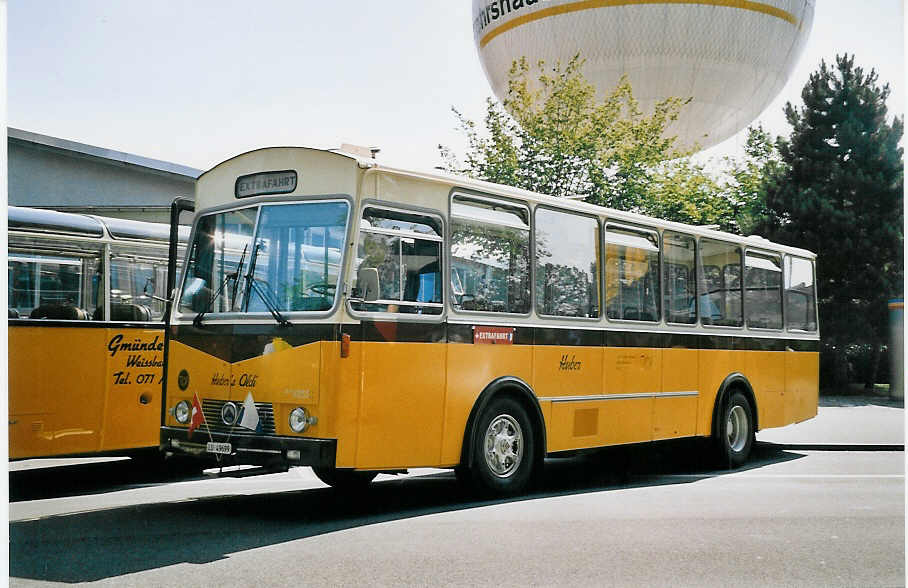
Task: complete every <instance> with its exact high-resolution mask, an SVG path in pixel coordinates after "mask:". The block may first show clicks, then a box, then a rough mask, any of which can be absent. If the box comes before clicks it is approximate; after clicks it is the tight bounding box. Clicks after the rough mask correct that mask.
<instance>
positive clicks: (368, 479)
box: [312, 467, 378, 490]
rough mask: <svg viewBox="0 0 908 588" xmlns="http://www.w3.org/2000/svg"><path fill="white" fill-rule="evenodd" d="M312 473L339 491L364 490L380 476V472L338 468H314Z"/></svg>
mask: <svg viewBox="0 0 908 588" xmlns="http://www.w3.org/2000/svg"><path fill="white" fill-rule="evenodd" d="M312 471H313V472H315V476H316V477H317V478H318V479H319V480H321V481H322V482H324V483H325V484H328V485H329V486H331V487H332V488H337V489H338V490H364V489H365V488H367V487H368V486H369V484H371V483H372V480H374V479H375V476H377V475H378V472H357V471H355V470H339V469H337V468H318V467H314V468H312Z"/></svg>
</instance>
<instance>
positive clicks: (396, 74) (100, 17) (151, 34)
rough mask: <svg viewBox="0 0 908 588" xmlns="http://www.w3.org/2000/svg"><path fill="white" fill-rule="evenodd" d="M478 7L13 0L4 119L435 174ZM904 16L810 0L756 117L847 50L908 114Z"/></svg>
mask: <svg viewBox="0 0 908 588" xmlns="http://www.w3.org/2000/svg"><path fill="white" fill-rule="evenodd" d="M470 11H471V1H470V0H425V1H422V2H415V1H413V0H385V1H382V2H376V1H367V0H351V1H348V2H338V1H332V2H326V1H323V0H320V1H316V0H287V1H277V0H274V1H265V0H257V1H254V2H253V1H234V0H194V1H191V2H186V1H165V0H152V1H149V0H78V1H76V0H8V13H7V27H8V43H7V76H8V77H7V120H8V125H9V126H11V127H16V128H20V129H24V130H26V131H32V132H36V133H41V134H45V135H51V136H54V137H60V138H63V139H69V140H73V141H78V142H81V143H87V144H91V145H96V146H99V147H104V148H108V149H115V150H118V151H125V152H128V153H133V154H137V155H142V156H145V157H151V158H155V159H161V160H165V161H170V162H174V163H179V164H183V165H188V166H191V167H195V168H198V169H202V170H205V169H208V168H210V167H212V166H213V165H215V164H216V163H218V162H220V161H223V160H225V159H227V158H229V157H232V156H233V155H236V154H238V153H242V152H244V151H248V150H250V149H255V148H258V147H265V146H271V145H305V146H310V147H322V148H332V147H338V146H340V144H341V143H353V144H357V145H363V146H377V147H379V148H380V149H381V153H380V154H379V156H378V158H379V161H380V162H382V163H386V164H390V165H396V166H400V167H406V168H415V169H431V168H432V167H434V166H436V165H439V163H440V157H439V155H438V145H439V143H441V144H445V145H449V146H451V147H453V148H454V150H455V151H457V152H460V153H462V152H463V146H464V141H463V138H462V136H461V135H460V134H459V132H458V131H457V129H456V126H457V121H456V119H455V117H454V115H453V114H452V112H451V108H452V106H453V107H456V108H457V109H458V110H460V111H462V112H463V113H464V114H466V115H467V116H468V117H470V118H473V119H481V117H482V114H483V111H484V105H485V99H486V97H488V96H491V95H492V90H491V87H490V86H489V84H488V82H487V81H486V78H485V74H484V73H483V71H482V67H481V65H480V62H479V58H478V55H477V51H476V47H475V44H474V41H473V31H472V23H471V15H470ZM904 24H905V19H904V14H903V7H902V2H901V1H900V0H860V1H856V0H816V10H815V16H814V24H813V28H812V31H811V34H810V37H809V40H808V42H807V45H806V48H805V50H804V53H803V54H802V56H801V59H800V61H799V63H798V65H797V66H796V68H795V69H794V71H793V73H792V76H791V78H790V79H789V82H788V84H787V85H786V87H785V88H784V89H783V90H782V92H781V93H780V95H779V96H778V98H777V99H776V100H775V101H774V102H772V103H771V104H770V105H769V106H768V107H767V108H766V110H765V111H764V112H763V114H761V115H760V117H759V118H758V119H757V120H758V121H759V122H761V123H762V124H763V126H764V128H766V129H767V130H768V131H770V132H772V133H774V134H786V135H787V134H788V132H789V130H790V129H789V127H788V125H787V123H786V122H785V119H784V115H783V114H782V108H783V106H784V105H785V103H786V102H787V101H791V102H793V103H795V104H799V103H800V91H801V89H802V88H803V86H804V83H805V82H806V81H807V79H808V76H809V74H810V73H811V72H812V71H814V70H815V69H816V68H817V67H818V65H819V63H820V59H826V60H827V62H831V61H834V57H835V55H836V54H837V53H843V52H847V53H853V54H855V62H856V64H857V65H861V66H863V67H864V68H865V69H867V70H869V69H870V68H875V69H876V70H877V71H878V73H879V75H880V80H881V82H888V83H889V84H890V87H891V89H892V95H891V96H890V99H889V102H888V105H889V109H890V112H893V113H897V114H900V115H902V114H903V113H904V111H905V58H904ZM755 122H757V121H755ZM743 142H744V135H743V133H739V134H738V135H736V136H735V137H732V138H731V139H729V140H727V141H725V142H724V143H721V144H719V145H717V146H716V147H713V148H712V149H710V150H708V151H706V152H705V153H704V155H703V157H707V158H708V157H721V156H722V155H729V154H730V155H736V154H740V151H741V148H742V146H743Z"/></svg>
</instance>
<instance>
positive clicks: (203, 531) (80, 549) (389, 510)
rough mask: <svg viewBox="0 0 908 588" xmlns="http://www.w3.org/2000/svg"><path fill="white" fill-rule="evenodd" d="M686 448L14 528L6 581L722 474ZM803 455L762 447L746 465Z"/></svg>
mask: <svg viewBox="0 0 908 588" xmlns="http://www.w3.org/2000/svg"><path fill="white" fill-rule="evenodd" d="M684 446H685V444H684V443H682V444H680V445H677V444H652V445H648V446H642V447H633V448H613V449H609V450H604V451H600V452H597V453H595V454H587V455H582V456H574V457H564V458H558V459H550V460H547V462H546V467H545V469H544V472H543V474H542V476H541V479H540V481H539V483H538V484H537V486H536V487H535V489H534V490H532V491H531V492H530V493H528V494H526V495H523V496H519V497H513V498H503V499H484V498H480V497H476V496H474V495H472V494H471V493H469V492H467V491H466V490H464V489H463V488H462V486H460V485H459V484H458V483H457V482H456V480H455V477H454V474H453V472H441V473H437V474H430V475H426V476H414V477H406V478H394V479H390V480H384V481H380V482H377V483H375V484H373V485H372V487H371V488H370V489H369V490H368V491H366V492H363V493H359V494H356V495H351V494H344V493H339V492H336V491H334V490H332V489H330V488H315V489H305V490H296V491H289V492H288V491H285V492H276V493H259V494H255V495H240V496H237V495H232V496H212V497H206V498H200V499H195V500H190V501H183V502H170V503H159V504H147V505H138V506H130V507H123V508H113V509H107V510H101V511H91V512H85V513H75V514H67V515H64V516H52V517H47V518H43V519H37V520H28V521H20V522H14V523H11V524H10V529H9V531H10V563H9V566H10V576H11V577H16V578H28V579H34V580H44V581H52V582H68V583H72V582H91V581H96V580H102V579H106V578H114V577H118V576H122V575H125V574H131V573H137V572H142V571H147V570H151V569H156V568H161V567H165V566H171V565H174V564H180V563H194V564H204V563H208V562H213V561H217V560H220V559H225V558H226V557H228V554H231V553H236V552H241V551H246V550H250V549H256V548H259V547H266V546H270V545H276V544H279V543H285V542H288V541H294V540H298V539H305V538H309V537H314V536H317V535H322V534H326V533H332V532H336V531H342V530H346V529H352V528H356V527H361V526H365V525H372V524H376V523H382V522H389V521H397V520H404V519H408V518H413V517H419V516H424V515H428V514H437V513H444V512H450V511H457V510H465V509H471V508H477V507H483V506H490V505H496V504H504V503H509V502H519V501H526V500H540V499H546V498H551V497H558V496H567V495H572V494H585V493H594V492H607V491H610V490H618V489H628V488H636V487H654V486H665V485H672V484H682V483H691V482H696V481H698V480H701V479H704V478H710V477H715V476H722V475H725V474H726V472H723V471H716V470H713V469H710V467H709V465H708V462H706V461H705V460H704V459H701V457H700V454H699V453H698V454H694V455H691V454H690V452H689V449H688V450H684V449H683V447H684ZM800 457H803V456H802V455H800V454H798V453H793V452H791V451H784V450H780V449H774V448H771V447H765V446H757V447H756V448H755V451H754V455H753V457H752V460H751V462H749V464H748V466H747V469H750V468H758V467H761V466H764V465H768V464H772V463H780V462H784V461H789V460H793V459H798V458H800ZM735 471H741V470H735ZM124 546H126V547H125V548H124Z"/></svg>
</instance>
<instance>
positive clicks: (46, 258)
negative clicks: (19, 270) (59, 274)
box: [6, 251, 90, 319]
mask: <svg viewBox="0 0 908 588" xmlns="http://www.w3.org/2000/svg"><path fill="white" fill-rule="evenodd" d="M6 261H7V264H8V263H9V262H15V263H33V264H35V289H34V291H33V300H32V302H33V303H35V305H34V306H32V307H31V309H29V312H31V311H33V310H35V309H36V308H38V307H39V306H41V267H42V265H44V263H47V264H53V265H59V266H63V265H65V266H73V267H78V268H79V299H80V300H79V303H78V304H75V305H74V306H76V307H77V308H83V307H84V306H85V305H84V304H83V303H84V302H86V301H85V300H82V299H83V298H85V297H86V295H88V294H90V293H88V292H86V291H85V278H86V272H85V270H86V268H85V259H84V256H81V255H80V256H68V255H66V254H65V253H59V254H57V253H47V254H44V253H42V252H35V253H28V252H24V251H20V252H15V253H12V252H11V253H10V254H9V255H8V256H7V258H6ZM9 308H15V309H16V310H19V308H18V307H13V306H10V307H9ZM21 318H25V319H27V318H29V317H27V316H26V317H21Z"/></svg>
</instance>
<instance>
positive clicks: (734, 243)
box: [697, 237, 747, 331]
mask: <svg viewBox="0 0 908 588" xmlns="http://www.w3.org/2000/svg"><path fill="white" fill-rule="evenodd" d="M701 241H712V242H713V243H722V244H724V245H731V246H733V247H735V248H737V249H738V250H739V251H740V252H741V278H740V280H739V282H740V286H739V287H738V292H739V293H740V294H741V324H740V325H710V324H707V323H704V322H703V313H702V312H701V309H700V275H699V273H698V274H697V321H698V322H697V324H698V325H700V326H701V327H703V328H706V329H731V330H734V331H745V330H746V324H747V321H746V319H745V313H744V252H745V251H746V249H747V248H746V247H745V246H744V244H743V243H739V242H737V241H727V240H725V239H717V238H715V237H698V238H697V253H698V255H699V254H700V251H702V249H701V244H700V243H701ZM700 261H701V260H700V257H697V268H698V270H699V269H701V268H702V267H703V264H701V263H700ZM722 271H723V272H724V271H725V270H724V268H722ZM722 279H723V281H724V280H725V277H724V274H723V278H722ZM707 294H709V293H708V292H707Z"/></svg>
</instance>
